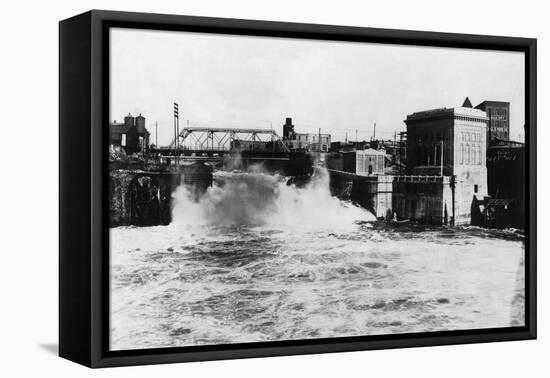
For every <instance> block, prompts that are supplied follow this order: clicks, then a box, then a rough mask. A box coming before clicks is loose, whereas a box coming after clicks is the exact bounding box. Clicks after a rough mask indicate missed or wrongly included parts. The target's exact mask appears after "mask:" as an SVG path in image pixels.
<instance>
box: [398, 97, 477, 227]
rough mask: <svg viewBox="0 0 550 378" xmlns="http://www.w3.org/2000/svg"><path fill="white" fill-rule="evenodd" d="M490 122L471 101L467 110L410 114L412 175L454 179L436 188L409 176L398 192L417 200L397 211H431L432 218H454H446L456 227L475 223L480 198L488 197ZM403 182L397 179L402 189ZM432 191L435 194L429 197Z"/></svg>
mask: <svg viewBox="0 0 550 378" xmlns="http://www.w3.org/2000/svg"><path fill="white" fill-rule="evenodd" d="M487 121H488V118H487V115H486V113H485V112H484V111H483V110H480V109H474V108H472V107H471V104H470V101H469V100H468V99H466V101H465V102H464V104H463V106H461V107H456V108H441V109H433V110H427V111H421V112H416V113H413V114H411V115H408V116H407V119H406V120H405V124H406V125H407V174H408V176H418V177H420V176H432V177H434V176H441V177H445V176H447V177H448V178H447V179H444V180H440V181H434V180H431V181H434V182H435V183H437V185H440V184H441V185H443V186H444V187H443V188H432V187H431V186H433V185H432V184H430V185H429V186H430V187H429V188H428V186H426V187H424V186H425V185H421V183H422V178H421V177H420V178H419V179H418V180H416V181H418V182H416V181H415V180H413V179H412V178H408V179H407V180H406V182H407V185H403V187H399V188H398V189H397V192H398V193H401V194H402V197H404V200H407V201H413V202H412V203H411V204H403V203H401V204H399V205H398V206H397V207H401V208H402V211H403V212H405V213H410V212H411V211H412V210H407V209H414V211H412V212H414V213H415V214H422V211H419V209H420V210H422V209H427V208H430V209H431V210H430V211H431V212H432V214H433V212H434V211H435V213H437V214H439V213H441V214H445V213H446V214H450V215H444V216H443V218H447V217H452V219H453V220H454V223H455V224H460V223H470V220H471V207H472V201H473V199H474V196H475V197H477V198H484V197H485V196H487V168H486V151H487ZM449 176H450V178H449ZM399 181H400V179H399V176H397V178H396V181H395V183H396V185H398V183H399ZM426 182H428V180H426ZM445 183H447V185H448V187H445ZM408 191H412V193H408ZM426 193H434V195H433V196H428V197H426V196H425V194H426ZM420 194H422V196H423V197H422V196H419V195H420ZM434 209H435V210H434ZM451 213H452V214H451Z"/></svg>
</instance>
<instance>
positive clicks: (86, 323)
mask: <svg viewBox="0 0 550 378" xmlns="http://www.w3.org/2000/svg"><path fill="white" fill-rule="evenodd" d="M115 26H116V27H125V28H139V29H154V30H173V31H194V32H204V33H222V34H235V35H252V36H269V37H290V38H303V39H322V40H332V41H356V42H371V43H372V42H374V43H390V44H402V45H418V46H439V47H457V48H470V49H486V50H503V51H519V52H523V53H525V86H526V88H525V94H526V96H525V98H526V102H525V121H526V129H525V140H526V141H527V143H526V156H527V157H528V158H527V159H526V167H525V172H526V191H525V193H526V194H527V197H528V198H527V203H528V206H527V208H526V212H527V213H526V248H525V251H526V260H525V262H526V263H525V269H526V271H525V290H526V296H525V304H526V308H525V316H526V319H525V326H524V327H513V328H495V329H479V330H468V331H446V332H433V333H432V332H429V333H415V334H396V335H383V336H361V337H342V338H333V339H315V340H298V341H278V342H262V343H249V344H230V345H211V346H195V347H181V348H157V349H141V350H129V351H109V350H108V339H109V337H108V336H109V335H108V331H109V329H108V323H109V319H108V307H109V289H108V288H109V286H108V279H109V272H108V268H107V267H108V265H107V264H108V262H109V245H108V239H109V238H108V221H107V220H108V209H107V206H105V198H106V193H107V188H106V181H107V180H104V173H105V172H106V170H107V169H108V167H107V165H108V157H107V153H106V148H105V146H106V145H107V144H106V140H107V133H106V132H105V128H104V127H103V125H106V124H108V122H109V119H108V116H109V115H108V108H109V69H108V67H109V66H108V65H109V61H108V53H109V38H108V30H109V28H110V27H115ZM536 46H537V44H536V39H530V38H514V37H498V36H485V35H468V34H450V33H435V32H420V31H405V30H387V29H374V28H359V27H347V26H329V25H312V24H298V23H283V22H267V21H251V20H237V19H224V18H206V17H190V16H176V15H163V14H145V13H129V12H114V11H103V10H92V11H89V12H86V13H84V14H81V15H78V16H75V17H72V18H69V19H66V20H63V21H61V22H60V24H59V93H60V94H59V128H60V129H59V172H60V174H59V186H60V192H59V212H60V223H59V355H60V356H61V357H64V358H67V359H69V360H72V361H74V362H77V363H80V364H83V365H86V366H88V367H94V368H95V367H109V366H120V365H139V364H157V363H170V362H186V361H202V360H219V359H233V358H250V357H265V356H279V355H297V354H309V353H328V352H344V351H356V350H370V349H385V348H406V347H419V346H433V345H448V344H466V343H480V342H494V341H508V340H526V339H535V338H536V334H537V331H536V330H537V317H536V312H537V311H536V309H537V300H536V291H537V290H536V260H537V257H536V110H537V105H536V94H537V88H536V87H537V81H536V64H537V63H536V62H537V47H536Z"/></svg>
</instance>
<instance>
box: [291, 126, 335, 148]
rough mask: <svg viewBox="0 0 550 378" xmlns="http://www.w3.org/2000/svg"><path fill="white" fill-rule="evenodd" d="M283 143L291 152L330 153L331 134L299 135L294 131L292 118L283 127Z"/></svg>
mask: <svg viewBox="0 0 550 378" xmlns="http://www.w3.org/2000/svg"><path fill="white" fill-rule="evenodd" d="M283 143H284V144H285V145H286V146H287V147H288V148H289V149H290V150H291V151H312V152H328V151H329V149H330V134H321V133H317V134H316V133H297V132H295V131H294V125H293V124H292V118H287V119H286V121H285V124H284V125H283Z"/></svg>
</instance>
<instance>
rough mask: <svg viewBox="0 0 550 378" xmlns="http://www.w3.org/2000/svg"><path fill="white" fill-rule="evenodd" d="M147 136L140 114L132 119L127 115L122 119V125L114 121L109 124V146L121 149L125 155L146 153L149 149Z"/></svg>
mask: <svg viewBox="0 0 550 378" xmlns="http://www.w3.org/2000/svg"><path fill="white" fill-rule="evenodd" d="M149 136H150V133H149V131H147V128H146V127H145V117H143V116H142V115H141V114H140V115H138V116H137V117H133V116H132V115H131V114H130V113H128V115H127V116H126V117H124V123H117V122H116V121H114V122H113V123H110V124H109V144H110V145H113V146H121V147H123V148H124V150H125V151H126V153H127V154H133V153H137V152H141V151H146V150H147V148H148V147H149Z"/></svg>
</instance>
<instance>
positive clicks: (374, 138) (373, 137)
mask: <svg viewBox="0 0 550 378" xmlns="http://www.w3.org/2000/svg"><path fill="white" fill-rule="evenodd" d="M372 140H373V141H376V122H374V131H373V133H372Z"/></svg>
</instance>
